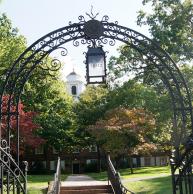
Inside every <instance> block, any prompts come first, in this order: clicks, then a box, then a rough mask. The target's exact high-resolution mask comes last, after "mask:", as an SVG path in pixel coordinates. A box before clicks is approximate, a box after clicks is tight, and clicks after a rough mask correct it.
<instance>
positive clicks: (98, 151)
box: [97, 145, 101, 172]
mask: <svg viewBox="0 0 193 194" xmlns="http://www.w3.org/2000/svg"><path fill="white" fill-rule="evenodd" d="M97 157H98V161H97V171H98V172H101V153H100V148H99V145H97Z"/></svg>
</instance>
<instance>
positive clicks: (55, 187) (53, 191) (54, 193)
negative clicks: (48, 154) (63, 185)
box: [47, 157, 61, 194]
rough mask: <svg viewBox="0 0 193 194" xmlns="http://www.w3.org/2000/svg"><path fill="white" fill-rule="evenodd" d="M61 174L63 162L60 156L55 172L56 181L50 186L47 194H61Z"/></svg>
mask: <svg viewBox="0 0 193 194" xmlns="http://www.w3.org/2000/svg"><path fill="white" fill-rule="evenodd" d="M60 176H61V164H60V158H59V157H58V163H57V169H56V173H55V174H54V181H53V183H52V184H51V185H49V186H48V192H47V194H59V193H60Z"/></svg>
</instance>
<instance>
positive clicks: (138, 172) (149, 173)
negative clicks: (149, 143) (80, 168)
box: [88, 166, 170, 181]
mask: <svg viewBox="0 0 193 194" xmlns="http://www.w3.org/2000/svg"><path fill="white" fill-rule="evenodd" d="M133 170H134V174H131V171H130V169H129V168H126V169H120V170H118V171H119V173H120V175H121V178H122V179H130V178H142V177H153V176H156V175H160V176H164V175H165V176H167V175H170V167H169V166H162V167H159V166H155V167H141V168H134V169H133ZM88 175H89V176H90V177H92V178H93V179H95V180H99V181H105V180H107V172H105V171H104V172H100V173H88Z"/></svg>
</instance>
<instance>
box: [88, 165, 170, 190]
mask: <svg viewBox="0 0 193 194" xmlns="http://www.w3.org/2000/svg"><path fill="white" fill-rule="evenodd" d="M119 172H120V175H121V178H122V179H125V180H124V181H123V183H124V185H125V186H126V187H127V188H128V189H129V190H131V191H133V192H134V193H135V194H171V193H172V187H171V176H170V167H169V166H164V167H157V166H156V167H142V168H134V174H131V173H130V169H120V170H119ZM88 175H89V176H91V177H92V178H94V179H95V180H101V181H103V180H107V173H106V172H101V173H88ZM156 176H160V177H159V178H157V177H156ZM161 176H162V177H161ZM151 177H152V178H151ZM132 178H134V179H135V180H133V181H132ZM137 178H139V179H143V178H148V179H146V180H136V179H137ZM127 180H128V182H127Z"/></svg>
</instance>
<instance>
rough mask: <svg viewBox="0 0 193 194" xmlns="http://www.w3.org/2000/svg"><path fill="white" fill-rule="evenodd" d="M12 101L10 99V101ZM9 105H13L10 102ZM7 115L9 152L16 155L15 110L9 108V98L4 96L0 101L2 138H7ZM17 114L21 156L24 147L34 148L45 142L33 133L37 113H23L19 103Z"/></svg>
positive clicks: (13, 106)
mask: <svg viewBox="0 0 193 194" xmlns="http://www.w3.org/2000/svg"><path fill="white" fill-rule="evenodd" d="M11 101H12V99H11ZM11 104H13V103H12V102H11ZM8 113H11V114H10V119H9V124H10V145H11V151H12V152H13V153H16V145H17V116H16V113H17V108H16V106H15V105H11V106H10V107H9V96H8V95H5V96H3V99H2V115H3V116H2V122H1V134H2V137H3V138H5V139H6V138H7V132H8ZM18 114H19V137H20V141H19V142H20V154H23V152H24V149H25V147H26V146H29V147H32V148H35V147H38V146H39V145H40V144H42V143H44V141H45V140H43V139H42V138H40V137H38V136H37V135H36V134H35V132H36V130H37V129H38V128H39V126H38V125H37V124H35V123H34V121H33V119H34V117H35V116H36V115H37V113H35V112H32V111H29V112H25V111H24V105H23V104H22V103H21V102H19V104H18Z"/></svg>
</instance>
